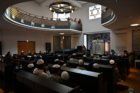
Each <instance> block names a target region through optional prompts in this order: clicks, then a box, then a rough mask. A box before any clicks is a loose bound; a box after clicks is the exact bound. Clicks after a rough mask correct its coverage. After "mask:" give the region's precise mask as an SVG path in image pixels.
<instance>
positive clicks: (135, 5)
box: [0, 0, 140, 30]
mask: <svg viewBox="0 0 140 93" xmlns="http://www.w3.org/2000/svg"><path fill="white" fill-rule="evenodd" d="M27 1H31V0H2V1H1V3H0V15H1V16H0V28H2V29H13V30H14V29H15V30H16V29H17V30H21V29H22V30H27V29H26V28H22V27H18V26H15V25H12V24H11V23H8V22H6V21H5V20H4V19H3V16H2V15H3V13H4V12H5V10H6V8H7V7H9V6H11V5H14V4H17V3H21V2H27ZM42 1H43V0H42ZM71 1H73V0H71ZM83 1H86V2H92V3H97V4H101V5H103V6H107V7H108V8H110V9H112V10H113V11H114V12H115V14H116V16H117V20H116V21H115V22H114V23H112V24H110V25H108V26H106V27H107V28H109V29H113V30H116V29H123V28H130V24H134V23H139V24H140V12H139V11H140V5H139V4H140V0H118V2H116V0H83ZM7 2H8V3H7ZM25 7H26V6H25ZM83 12H84V11H83ZM128 16H131V18H128Z"/></svg>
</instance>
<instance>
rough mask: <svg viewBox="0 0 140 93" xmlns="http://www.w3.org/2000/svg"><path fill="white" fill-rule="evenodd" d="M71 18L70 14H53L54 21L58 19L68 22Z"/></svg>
mask: <svg viewBox="0 0 140 93" xmlns="http://www.w3.org/2000/svg"><path fill="white" fill-rule="evenodd" d="M68 17H70V13H67V14H57V13H55V14H54V13H53V18H54V20H56V19H57V18H58V19H59V18H60V19H61V21H67V18H68Z"/></svg>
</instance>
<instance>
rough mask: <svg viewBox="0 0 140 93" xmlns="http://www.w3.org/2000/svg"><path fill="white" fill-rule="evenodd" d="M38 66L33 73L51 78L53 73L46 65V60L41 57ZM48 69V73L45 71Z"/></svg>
mask: <svg viewBox="0 0 140 93" xmlns="http://www.w3.org/2000/svg"><path fill="white" fill-rule="evenodd" d="M36 65H37V66H36V68H35V69H34V71H33V74H35V75H38V76H40V77H46V78H50V76H51V74H50V72H49V70H48V67H45V66H44V61H43V60H42V59H39V60H38V61H37V63H36ZM44 69H45V70H46V72H47V73H45V72H43V70H44Z"/></svg>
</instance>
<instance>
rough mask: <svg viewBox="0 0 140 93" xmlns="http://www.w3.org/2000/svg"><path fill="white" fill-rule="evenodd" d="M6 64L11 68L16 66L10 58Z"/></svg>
mask: <svg viewBox="0 0 140 93" xmlns="http://www.w3.org/2000/svg"><path fill="white" fill-rule="evenodd" d="M5 64H7V65H10V66H13V65H14V63H13V58H8V59H7V60H6V62H5Z"/></svg>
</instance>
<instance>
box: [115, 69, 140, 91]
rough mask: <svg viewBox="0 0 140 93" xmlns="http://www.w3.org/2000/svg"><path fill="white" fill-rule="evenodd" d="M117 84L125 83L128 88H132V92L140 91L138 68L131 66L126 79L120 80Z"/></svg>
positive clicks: (139, 72) (139, 70)
mask: <svg viewBox="0 0 140 93" xmlns="http://www.w3.org/2000/svg"><path fill="white" fill-rule="evenodd" d="M118 84H122V85H126V86H128V87H129V88H132V89H134V93H140V69H135V68H131V69H130V75H129V76H128V77H127V79H126V81H124V82H120V83H118ZM117 93H129V92H128V90H125V91H118V92H117Z"/></svg>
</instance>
